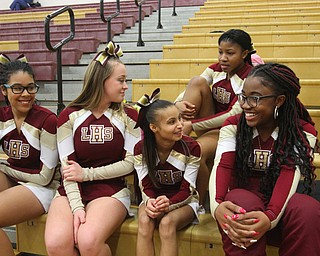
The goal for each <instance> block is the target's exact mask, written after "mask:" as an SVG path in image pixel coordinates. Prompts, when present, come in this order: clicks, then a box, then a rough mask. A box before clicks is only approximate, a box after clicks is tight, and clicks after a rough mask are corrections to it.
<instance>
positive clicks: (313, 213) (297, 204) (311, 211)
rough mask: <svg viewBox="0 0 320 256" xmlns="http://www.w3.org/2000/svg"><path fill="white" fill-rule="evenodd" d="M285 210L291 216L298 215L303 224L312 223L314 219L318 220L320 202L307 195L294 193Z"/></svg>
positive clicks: (319, 217)
mask: <svg viewBox="0 0 320 256" xmlns="http://www.w3.org/2000/svg"><path fill="white" fill-rule="evenodd" d="M286 211H287V212H288V213H290V215H291V216H292V217H294V216H296V217H297V216H299V219H300V220H301V222H303V223H304V225H305V224H306V223H310V225H314V224H315V221H318V222H319V220H320V203H319V202H318V201H317V200H316V199H314V198H312V197H310V196H308V195H304V194H298V193H296V194H294V195H293V196H292V197H291V199H290V200H289V202H288V205H287V207H286Z"/></svg>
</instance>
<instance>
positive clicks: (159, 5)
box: [157, 0, 163, 29]
mask: <svg viewBox="0 0 320 256" xmlns="http://www.w3.org/2000/svg"><path fill="white" fill-rule="evenodd" d="M161 28H163V26H162V24H161V0H158V26H157V29H161Z"/></svg>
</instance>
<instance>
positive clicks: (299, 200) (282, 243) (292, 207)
mask: <svg viewBox="0 0 320 256" xmlns="http://www.w3.org/2000/svg"><path fill="white" fill-rule="evenodd" d="M225 200H226V201H231V202H233V203H235V204H237V205H239V206H242V207H243V208H244V209H246V210H247V211H264V209H265V206H264V204H263V202H262V200H261V199H260V198H259V197H258V196H257V195H255V194H254V193H252V192H250V191H248V190H245V189H234V190H231V191H230V192H229V193H228V194H227V196H226V198H225ZM220 233H221V236H222V242H223V249H224V251H225V254H226V255H227V256H265V255H266V244H270V245H273V246H277V247H279V255H281V256H319V255H320V202H318V201H317V200H315V199H314V198H312V197H310V196H307V195H303V194H298V193H295V194H294V195H293V196H292V197H291V199H290V200H289V202H288V205H287V207H286V209H285V212H284V214H283V215H282V218H281V220H280V221H279V223H278V224H277V226H276V227H275V228H274V229H272V230H270V231H268V232H267V233H266V235H265V236H263V237H261V238H260V239H259V240H258V242H257V243H254V244H253V245H251V246H250V247H248V248H247V249H246V250H244V249H241V248H239V247H236V246H234V245H232V241H231V240H230V239H229V237H228V236H227V235H226V234H224V232H222V230H221V229H220Z"/></svg>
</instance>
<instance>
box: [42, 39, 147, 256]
mask: <svg viewBox="0 0 320 256" xmlns="http://www.w3.org/2000/svg"><path fill="white" fill-rule="evenodd" d="M120 56H122V50H121V48H120V47H119V46H116V45H115V44H114V43H113V42H110V43H109V44H108V45H107V47H106V49H105V50H104V51H101V52H99V53H98V54H97V55H96V56H95V58H94V59H93V60H92V61H91V62H90V64H89V66H88V67H87V71H86V73H85V77H84V82H83V90H82V92H81V94H80V95H79V96H78V97H77V98H76V99H75V100H74V101H72V102H71V103H70V104H69V106H68V107H67V108H65V109H64V110H63V111H62V112H61V113H60V115H59V118H58V131H57V140H58V150H59V156H60V160H61V165H62V174H63V186H61V187H60V188H59V189H58V195H57V196H56V198H55V199H54V200H53V202H52V205H51V207H50V210H49V213H48V218H47V222H46V230H45V242H46V247H47V251H48V254H49V255H60V256H65V255H79V254H80V255H82V256H85V255H101V256H102V255H104V256H110V255H112V252H111V249H110V247H109V245H108V244H107V243H106V241H107V240H108V238H109V237H110V236H111V235H112V234H113V233H114V231H115V230H116V229H117V228H118V227H119V226H120V225H121V224H122V222H123V221H124V220H125V218H126V216H127V215H128V213H129V210H130V191H129V189H128V188H127V186H126V183H125V176H126V175H128V174H130V173H132V172H133V170H134V169H133V147H134V145H135V144H136V143H137V142H138V141H139V140H140V139H141V134H140V129H134V126H135V124H136V122H135V121H134V120H135V119H136V118H137V112H136V110H135V109H133V108H131V107H130V106H127V105H125V104H124V103H123V100H124V97H125V91H126V90H127V89H128V85H127V83H126V78H127V71H126V67H125V65H124V64H123V63H122V62H121V60H120V59H119V57H120Z"/></svg>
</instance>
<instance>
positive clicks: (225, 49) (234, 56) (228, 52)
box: [218, 41, 248, 77]
mask: <svg viewBox="0 0 320 256" xmlns="http://www.w3.org/2000/svg"><path fill="white" fill-rule="evenodd" d="M247 54H248V50H243V49H242V47H241V46H240V45H239V44H237V43H233V42H231V41H221V42H220V44H219V55H218V60H219V63H220V65H221V68H222V70H223V71H224V72H226V73H228V76H229V77H231V76H233V75H234V74H235V73H236V72H237V71H238V70H239V69H240V68H241V67H242V66H243V65H244V59H245V57H246V56H247Z"/></svg>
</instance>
